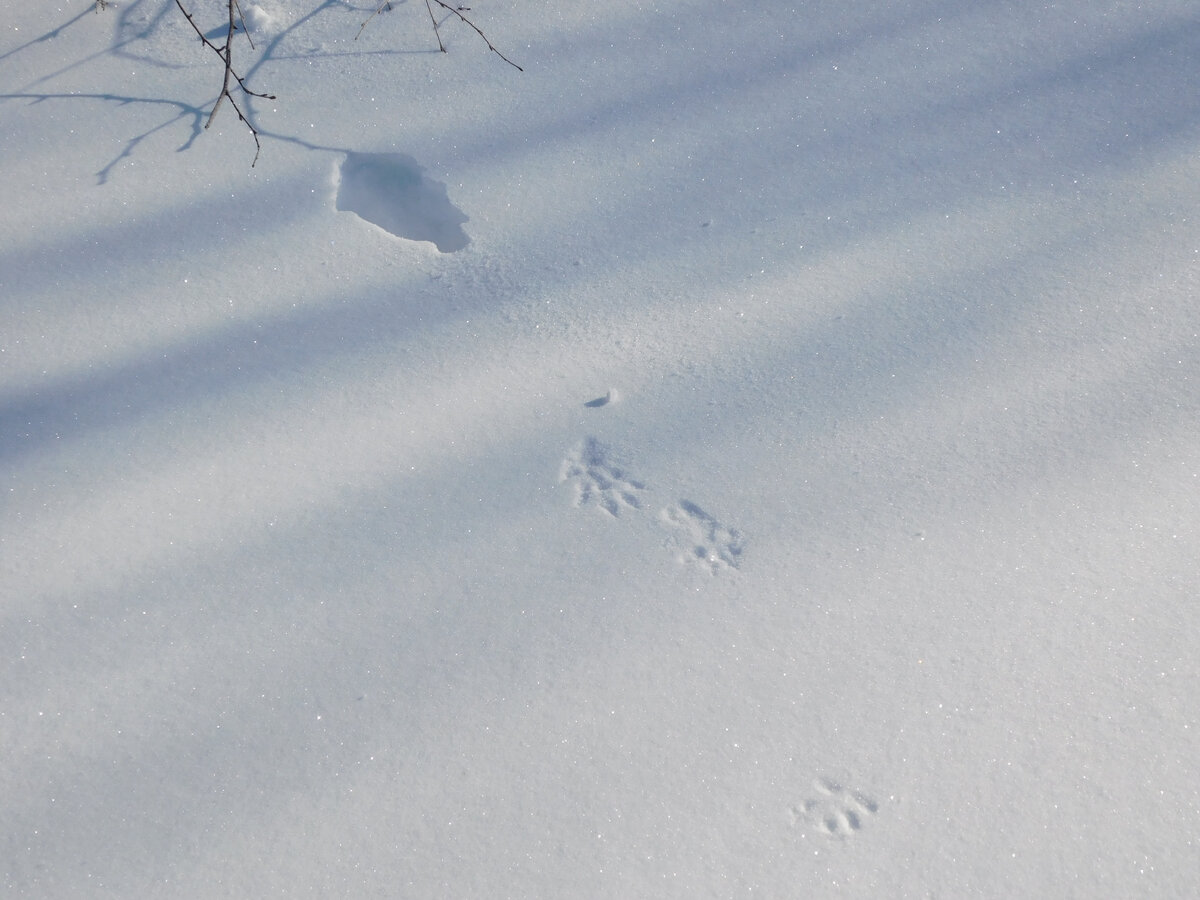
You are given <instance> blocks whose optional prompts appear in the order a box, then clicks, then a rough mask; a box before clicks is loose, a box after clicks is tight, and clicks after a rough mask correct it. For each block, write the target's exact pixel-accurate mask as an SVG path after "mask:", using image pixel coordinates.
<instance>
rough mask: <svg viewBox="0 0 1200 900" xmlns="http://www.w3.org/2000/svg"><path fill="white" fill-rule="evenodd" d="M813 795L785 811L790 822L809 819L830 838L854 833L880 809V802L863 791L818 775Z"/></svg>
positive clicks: (814, 783)
mask: <svg viewBox="0 0 1200 900" xmlns="http://www.w3.org/2000/svg"><path fill="white" fill-rule="evenodd" d="M813 792H814V794H815V796H813V797H809V798H808V799H806V800H805V801H804V802H803V803H801V804H800V805H799V806H793V807H792V808H791V809H789V810H788V818H789V819H790V820H791V823H792V824H793V825H797V824H799V823H801V822H808V823H810V824H811V825H813V826H814V827H815V828H817V829H818V830H819V831H820V832H821V833H823V834H825V835H828V836H829V837H831V838H843V839H844V838H848V837H850V836H851V835H854V834H857V833H858V831H859V830H860V829H861V828H862V827H863V824H864V823H865V822H866V820H867V819H868V818H869V817H870V816H873V815H875V814H876V813H877V812H879V804H878V803H876V802H875V801H874V800H872V799H871V798H870V797H868V796H866V795H865V794H860V793H858V792H857V791H851V790H847V789H846V788H844V787H842V786H841V785H840V784H838V783H837V782H836V781H831V780H830V779H828V778H817V779H816V780H814V781H813Z"/></svg>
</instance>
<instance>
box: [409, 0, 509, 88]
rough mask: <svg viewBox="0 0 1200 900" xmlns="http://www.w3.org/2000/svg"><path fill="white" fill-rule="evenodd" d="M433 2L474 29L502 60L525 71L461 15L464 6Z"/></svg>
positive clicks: (441, 0) (439, 1)
mask: <svg viewBox="0 0 1200 900" xmlns="http://www.w3.org/2000/svg"><path fill="white" fill-rule="evenodd" d="M428 2H429V0H426V4H428ZM433 2H434V3H436V4H437V5H438V6H440V7H441V8H442V9H444V10H446V12H448V13H450V14H451V15H454V16H457V17H458V20H459V21H460V22H462V23H463V24H464V25H469V26H471V28H472V29H473V30H474V32H475V33H476V34H477V35H479V36H480V37H481V38H483V42H484V43H485V44H487V48H488V49H489V50H491V51H492V52H493V53H495V54H496V55H497V56H498V57H500V58H501V59H502V60H504V61H505V62H506V63H508V64H509V65H510V66H512V67H513V68H514V69H516V70H517V71H518V72H524V71H525V70H524V69H522V68H521V67H520V66H518V65H517V64H516V63H515V62H513V61H512V60H511V59H509V58H508V57H507V56H505V55H504V54H503V53H501V52H500V51H499V50H497V49H496V48H495V47H494V46H493V45H492V42H491V41H489V40H488V36H487V35H486V34H484V33H483V31H482V30H480V28H479V26H478V25H476V24H475V23H474V22H472V21H471V20H470V19H468V18H467V17H466V16H464V15H463V10H464V9H467V8H466V7H463V6H451V5H450V4H449V3H445V2H444V0H433ZM467 11H468V12H470V10H467ZM434 30H435V31H436V30H437V29H436V28H435V29H434ZM438 43H439V44H440V43H441V38H439V39H438Z"/></svg>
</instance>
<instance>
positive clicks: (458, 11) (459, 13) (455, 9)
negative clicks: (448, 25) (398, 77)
mask: <svg viewBox="0 0 1200 900" xmlns="http://www.w3.org/2000/svg"><path fill="white" fill-rule="evenodd" d="M175 2H177V3H178V2H179V0H175ZM432 3H436V4H437V5H438V6H440V7H441V8H442V9H444V10H446V12H448V13H450V15H452V16H455V17H457V18H458V20H459V21H460V22H462V23H463V24H464V25H468V26H470V28H471V30H472V31H474V32H475V33H476V34H477V35H479V36H480V37H481V38H482V39H483V42H484V43H485V44H487V48H488V49H489V50H491V51H492V52H493V53H495V54H496V55H497V56H498V57H500V58H501V59H502V60H504V61H505V62H506V63H508V64H509V65H510V66H512V67H513V68H514V69H516V70H517V71H518V72H524V71H525V70H524V69H522V68H521V67H520V66H518V65H517V64H516V63H515V62H513V61H512V60H511V59H509V58H508V57H507V56H505V55H504V54H503V53H501V52H500V51H499V50H498V49H496V46H495V45H494V44H493V43H492V42H491V41H490V40H488V36H487V35H486V34H484V33H483V29H481V28H480V27H479V26H478V25H476V24H475V23H474V22H472V21H471V20H470V19H468V18H467V17H466V16H465V15H463V13H464V12H470V11H471V8H470V7H468V6H451V5H450V4H449V3H446V2H445V0H425V8H426V9H427V10H429V19H430V21H432V22H433V34H434V37H436V38H437V42H438V49H439V50H441V51H442V52H443V53H445V52H446V45H445V44H443V43H442V35H441V32H440V31H439V26H438V21H437V16H435V15H434V14H433V6H432V5H431V4H432ZM385 8H387V9H391V8H392V4H391V0H383V3H381V4H379V7H378V8H377V9H376V10H375V12H373V13H371V15H369V16H367V20H366V21H365V22H363V23H362V27H361V28H359V29H358V34H356V35H355V36H354V39H355V40H356V41H357V40H358V38H359V36H360V35H362V33H363V31H364V30H365V29H366V27H367V25H368V24H369V23H370V21H371V20H372V19H374V18H375V17H376V16H377V15H379V14H380V13H382V12H383V10H384V9H385Z"/></svg>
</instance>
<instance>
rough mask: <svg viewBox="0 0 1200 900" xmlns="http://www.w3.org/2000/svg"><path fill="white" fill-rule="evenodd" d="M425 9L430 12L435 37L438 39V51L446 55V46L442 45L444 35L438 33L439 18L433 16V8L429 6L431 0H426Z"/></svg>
mask: <svg viewBox="0 0 1200 900" xmlns="http://www.w3.org/2000/svg"><path fill="white" fill-rule="evenodd" d="M425 9H426V10H428V11H429V21H430V22H432V23H433V36H434V37H435V38H437V42H438V49H439V50H441V51H442V52H443V53H445V52H446V45H445V44H443V43H442V33H441V32H440V31H438V23H437V16H435V15H434V14H433V7H432V6H430V5H429V0H425Z"/></svg>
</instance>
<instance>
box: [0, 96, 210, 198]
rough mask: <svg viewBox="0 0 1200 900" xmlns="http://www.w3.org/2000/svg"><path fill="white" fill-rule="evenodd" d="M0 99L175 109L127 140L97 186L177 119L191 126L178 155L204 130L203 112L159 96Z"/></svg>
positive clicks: (100, 171)
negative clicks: (86, 102)
mask: <svg viewBox="0 0 1200 900" xmlns="http://www.w3.org/2000/svg"><path fill="white" fill-rule="evenodd" d="M0 100H29V101H31V102H30V105H31V106H32V105H36V104H39V103H45V102H47V101H50V100H100V101H103V102H107V103H115V104H117V106H129V105H132V104H135V103H144V104H147V105H150V106H166V107H171V108H174V109H175V110H176V113H175V115H173V116H171V117H169V118H167V119H165V120H163V121H162V122H160V123H159V124H158V125H155V126H153V127H152V128H149V129H147V130H146V131H143V132H142V133H141V134H137V135H134V136H133V137H131V138H129V140H128V141H126V143H125V146H124V147H123V148H122V150H121V152H120V153H118V154H117V155H116V156H114V157H113V158H112V159H111V160H109V161H108V163H107V164H105V165H104V166H103V168H101V169H100V170H99V171H98V172H96V178H97V183H98V184H107V183H108V179H109V177H110V176H111V175H112V172H113V170H114V169H115V168H116V167H117V165H118V164H119V163H120V162H121V161H122V160H125V159H130V158H131V157H132V156H133V154H134V151H136V150H137V148H138V147H139V146H140V145H141V143H142V142H143V141H145V140H146V139H147V138H149V137H151V136H152V135H154V134H157V133H158V132H160V131H164V130H166V129H167V128H169V127H170V126H172V125H174V124H175V123H176V122H178V121H180V120H186V119H189V118H190V119H191V120H192V127H191V134H190V135H189V136H188V138H187V140H185V141H184V142H183V143H182V144H180V145H179V147H177V148H176V152H177V153H182V152H183V151H185V150H188V149H190V148H191V146H192V144H194V143H195V142H196V138H198V137H199V136H200V134H201V133H202V132H203V131H204V119H205V115H206V114H205V112H204V110H203V109H201V108H200V107H198V106H195V105H193V104H190V103H184V102H183V101H182V100H168V99H165V98H162V97H128V96H122V95H120V94H77V93H70V94H49V93H46V94H38V93H16V94H0Z"/></svg>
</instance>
